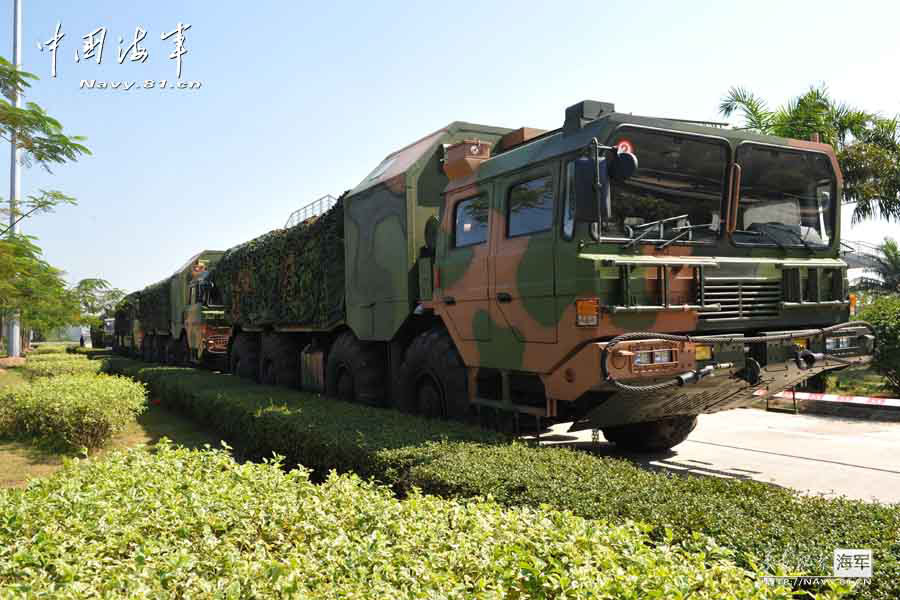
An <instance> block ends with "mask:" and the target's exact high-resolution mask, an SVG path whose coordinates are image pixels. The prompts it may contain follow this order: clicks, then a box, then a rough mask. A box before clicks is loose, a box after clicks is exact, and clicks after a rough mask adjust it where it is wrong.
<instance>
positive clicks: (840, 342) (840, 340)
mask: <svg viewBox="0 0 900 600" xmlns="http://www.w3.org/2000/svg"><path fill="white" fill-rule="evenodd" d="M852 339H853V338H851V337H847V336H841V337H831V338H828V339H826V340H825V351H826V352H830V351H832V350H844V349H846V348H849V347H850V345H851V340H852Z"/></svg>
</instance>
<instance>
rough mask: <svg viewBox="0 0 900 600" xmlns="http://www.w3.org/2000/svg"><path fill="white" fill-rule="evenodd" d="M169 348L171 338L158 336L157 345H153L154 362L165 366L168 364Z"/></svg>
mask: <svg viewBox="0 0 900 600" xmlns="http://www.w3.org/2000/svg"><path fill="white" fill-rule="evenodd" d="M168 348H169V338H168V337H163V336H160V335H158V336H156V343H155V344H154V345H153V361H154V362H158V363H160V364H163V365H165V364H168V362H167V358H168Z"/></svg>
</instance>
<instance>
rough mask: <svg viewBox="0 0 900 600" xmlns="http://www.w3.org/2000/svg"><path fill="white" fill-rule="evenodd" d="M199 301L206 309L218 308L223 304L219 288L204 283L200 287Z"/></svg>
mask: <svg viewBox="0 0 900 600" xmlns="http://www.w3.org/2000/svg"><path fill="white" fill-rule="evenodd" d="M200 301H201V302H202V303H203V305H204V306H206V307H208V308H219V307H221V306H222V305H223V304H224V303H223V302H222V292H221V291H220V290H219V288H217V287H216V286H214V285H212V284H211V283H206V282H205V283H202V284H201V285H200Z"/></svg>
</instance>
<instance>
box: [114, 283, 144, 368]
mask: <svg viewBox="0 0 900 600" xmlns="http://www.w3.org/2000/svg"><path fill="white" fill-rule="evenodd" d="M139 300H140V292H132V293H130V294H128V295H126V296H125V297H124V298H122V300H120V301H119V303H118V304H117V305H116V307H115V309H114V311H113V351H114V352H117V353H119V354H127V355H131V356H137V355H139V354H140V348H141V342H142V340H143V337H144V335H143V329H142V328H141V326H140V320H139V319H138V318H137V309H138V302H139Z"/></svg>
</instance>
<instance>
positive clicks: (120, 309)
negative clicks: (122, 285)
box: [114, 292, 138, 335]
mask: <svg viewBox="0 0 900 600" xmlns="http://www.w3.org/2000/svg"><path fill="white" fill-rule="evenodd" d="M137 299H138V292H133V293H131V294H128V295H127V296H125V297H124V298H122V301H121V302H119V303H118V304H117V305H116V314H115V319H116V320H115V325H114V327H115V332H116V335H131V332H132V328H133V327H134V318H135V317H136V316H137Z"/></svg>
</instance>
